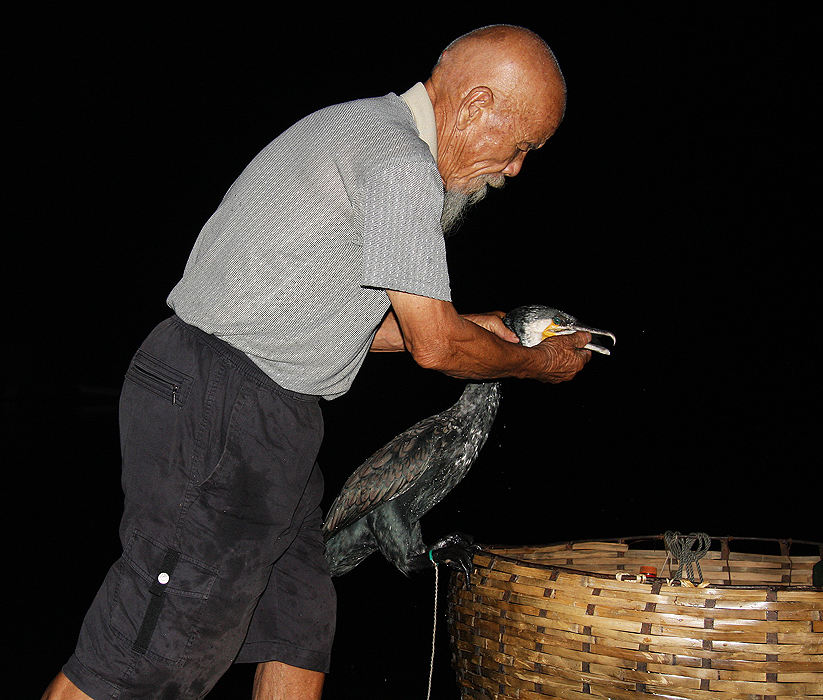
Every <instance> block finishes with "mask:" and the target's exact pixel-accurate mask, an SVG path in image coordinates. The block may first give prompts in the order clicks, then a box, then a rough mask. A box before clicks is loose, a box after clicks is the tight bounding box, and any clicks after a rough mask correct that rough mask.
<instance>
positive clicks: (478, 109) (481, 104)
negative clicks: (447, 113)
mask: <svg viewBox="0 0 823 700" xmlns="http://www.w3.org/2000/svg"><path fill="white" fill-rule="evenodd" d="M493 104H494V93H493V92H492V89H491V88H489V87H486V86H485V85H480V86H478V87H475V88H472V89H471V90H470V91H469V93H468V94H467V95H466V97H464V98H463V101H462V102H461V103H460V112H459V113H458V115H457V128H458V129H460V130H461V131H462V130H463V129H465V128H466V127H468V126H469V125H471V124H473V123H474V122H475V121H477V120H478V119H479V118H480V116H481V115H482V113H483V110H484V109H490V108H491V106H492V105H493Z"/></svg>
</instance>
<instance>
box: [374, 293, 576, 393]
mask: <svg viewBox="0 0 823 700" xmlns="http://www.w3.org/2000/svg"><path fill="white" fill-rule="evenodd" d="M389 298H390V299H391V300H392V306H393V308H394V311H395V314H396V317H397V322H398V325H399V328H400V331H401V333H402V335H403V339H404V342H405V347H406V349H407V350H409V352H411V354H412V356H413V357H414V359H415V361H416V362H417V363H418V364H419V365H421V366H422V367H426V368H428V369H435V370H437V371H439V372H443V373H444V374H448V375H450V376H453V377H460V378H464V379H482V380H485V379H500V378H503V377H520V378H532V379H537V380H539V381H544V382H551V383H556V382H561V381H566V380H568V379H571V378H572V377H573V376H574V375H575V374H577V372H579V371H580V370H581V369H582V368H583V366H584V365H585V364H586V362H588V360H589V358H590V357H591V353H590V352H589V351H588V350H584V349H582V348H583V346H584V345H585V344H586V343H587V342H589V340H590V339H591V337H590V336H588V335H587V334H585V333H578V334H574V335H569V336H557V337H555V338H551V339H550V340H549V341H546V342H544V343H541V344H540V345H539V346H536V347H533V348H525V347H523V346H522V345H519V344H515V343H513V342H509V340H507V339H506V338H507V337H509V336H511V333H510V332H509V331H508V330H507V329H506V328H505V326H503V323H502V321H501V320H500V319H499V317H495V316H494V315H493V314H490V315H486V316H485V320H484V322H483V323H480V324H478V323H474V322H472V321H471V320H469V318H470V317H469V318H464V317H461V316H460V315H458V314H457V312H456V311H455V310H454V307H453V306H452V305H451V304H450V303H448V302H444V301H438V300H436V299H429V298H427V297H419V296H416V295H413V294H406V293H402V292H391V291H390V292H389ZM510 339H513V336H511V338H510Z"/></svg>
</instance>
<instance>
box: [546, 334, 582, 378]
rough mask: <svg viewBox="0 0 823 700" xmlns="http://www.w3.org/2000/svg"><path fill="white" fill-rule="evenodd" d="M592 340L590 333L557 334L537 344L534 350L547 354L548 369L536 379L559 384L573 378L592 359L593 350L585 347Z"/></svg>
mask: <svg viewBox="0 0 823 700" xmlns="http://www.w3.org/2000/svg"><path fill="white" fill-rule="evenodd" d="M591 340H592V337H591V335H590V334H588V333H572V334H571V335H555V336H552V337H550V338H546V340H544V341H543V342H542V343H540V344H539V345H535V346H534V347H533V348H532V349H533V350H539V351H541V352H544V353H545V354H546V369H545V371H544V372H543V373H542V375H541V376H539V377H535V379H538V380H539V381H541V382H547V383H549V384H559V383H560V382H567V381H569V380H570V379H572V378H573V377H574V376H575V375H576V374H577V373H578V372H579V371H580V370H581V369H583V367H585V365H586V363H587V362H588V361H589V360H591V359H592V352H591V350H586V349H585V346H586V345H587V344H588V343H590V342H591Z"/></svg>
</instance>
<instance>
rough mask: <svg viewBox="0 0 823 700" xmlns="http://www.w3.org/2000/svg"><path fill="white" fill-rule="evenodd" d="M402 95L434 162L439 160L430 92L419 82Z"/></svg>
mask: <svg viewBox="0 0 823 700" xmlns="http://www.w3.org/2000/svg"><path fill="white" fill-rule="evenodd" d="M400 97H402V98H403V100H404V101H405V102H406V104H407V105H408V106H409V109H410V110H411V113H412V116H413V117H414V121H415V123H416V124H417V131H418V132H419V133H420V138H421V139H423V141H425V142H426V145H427V146H428V147H429V150H430V151H431V154H432V156H434V162H435V163H436V162H437V122H436V121H435V119H434V107H432V103H431V100H430V99H429V93H428V92H427V90H426V86H425V85H423V83H417V84H416V85H415V86H414V87H412V88H411V89H410V90H408V91H406V92H404V93H403V94H402V95H400Z"/></svg>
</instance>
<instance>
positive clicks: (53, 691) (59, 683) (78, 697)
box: [42, 671, 93, 700]
mask: <svg viewBox="0 0 823 700" xmlns="http://www.w3.org/2000/svg"><path fill="white" fill-rule="evenodd" d="M42 700H93V699H92V698H91V696H89V695H86V694H85V693H84V692H83V691H82V690H80V689H79V688H78V687H77V686H76V685H74V683H72V682H71V681H70V680H69V679H68V678H66V676H65V675H64V674H63V672H62V671H61V672H60V673H58V674H57V676H56V677H55V679H54V680H53V681H52V682H51V683H50V684H49V687H48V688H46V692H45V693H44V694H43V699H42Z"/></svg>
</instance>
